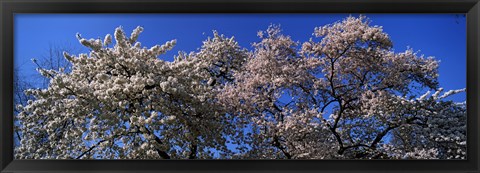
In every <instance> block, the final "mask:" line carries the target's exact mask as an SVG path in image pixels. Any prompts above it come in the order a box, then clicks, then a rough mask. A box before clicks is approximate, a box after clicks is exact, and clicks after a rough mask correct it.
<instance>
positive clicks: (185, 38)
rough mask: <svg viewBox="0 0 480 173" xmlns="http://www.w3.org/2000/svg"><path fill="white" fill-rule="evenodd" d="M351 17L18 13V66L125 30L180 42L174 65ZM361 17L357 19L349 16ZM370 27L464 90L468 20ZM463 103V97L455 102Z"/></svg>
mask: <svg viewBox="0 0 480 173" xmlns="http://www.w3.org/2000/svg"><path fill="white" fill-rule="evenodd" d="M349 15H350V14H16V15H15V25H14V26H15V32H14V34H15V35H14V37H15V43H14V44H15V45H14V47H15V50H14V54H15V55H14V56H15V57H14V58H15V66H16V67H17V68H19V69H20V73H21V74H22V75H25V76H29V75H32V74H34V73H36V71H35V70H34V69H35V67H36V66H35V65H34V64H33V63H32V62H31V61H30V59H32V58H39V57H42V56H45V55H46V54H47V52H48V48H49V45H51V44H54V45H59V44H60V45H61V44H69V45H73V47H75V48H78V49H80V51H81V52H87V51H88V50H87V49H86V48H83V47H82V46H81V45H80V44H79V43H78V40H77V39H76V37H75V35H76V33H80V34H81V35H82V37H83V38H87V39H88V38H101V39H103V38H104V36H105V35H106V34H113V32H114V29H115V28H116V27H118V26H123V28H124V29H125V31H126V32H127V34H129V33H130V32H131V31H132V30H133V29H134V28H135V27H136V26H142V27H144V29H145V30H144V32H143V33H142V35H140V38H139V41H140V42H142V44H143V45H144V46H153V45H155V44H163V43H165V42H166V41H169V40H172V39H177V45H176V47H175V48H174V49H173V50H172V51H170V52H169V53H167V54H166V55H162V56H161V57H160V58H162V59H166V60H172V58H173V55H175V54H177V52H178V51H186V52H190V51H195V50H196V49H197V48H199V47H200V46H201V45H202V41H203V40H205V39H206V38H207V37H208V36H212V35H213V34H212V30H217V31H218V32H219V33H221V34H225V35H226V36H228V37H230V36H235V38H236V40H237V41H238V42H239V43H240V45H241V46H243V47H245V48H248V49H251V43H252V42H256V41H259V38H258V37H257V36H256V33H257V31H259V30H265V29H267V27H268V26H269V25H270V24H280V25H281V27H282V29H283V33H284V34H286V35H290V36H291V37H292V39H293V40H295V41H300V42H304V41H307V40H308V39H309V38H310V37H312V32H313V29H314V28H315V27H317V26H322V25H325V24H330V23H333V22H335V21H338V20H341V19H343V18H345V17H347V16H349ZM351 15H354V16H358V14H351ZM365 15H366V16H367V17H368V18H370V20H371V21H372V23H371V24H372V25H380V26H383V28H384V31H385V32H386V33H388V34H389V35H390V36H391V40H392V41H393V43H394V48H395V51H396V52H400V51H404V50H405V49H407V47H408V46H409V47H411V48H413V49H414V50H421V51H420V54H425V55H426V56H434V57H436V58H437V59H439V60H441V63H440V77H439V80H440V86H442V87H444V88H445V89H446V90H449V89H459V88H464V87H466V20H465V18H464V17H462V16H461V15H460V16H459V15H456V14H365ZM452 99H454V100H456V101H464V100H465V94H460V95H456V96H454V97H452Z"/></svg>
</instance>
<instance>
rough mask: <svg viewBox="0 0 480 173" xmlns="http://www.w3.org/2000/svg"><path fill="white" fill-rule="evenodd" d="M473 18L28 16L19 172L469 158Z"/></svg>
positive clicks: (17, 24) (21, 66) (20, 68)
mask: <svg viewBox="0 0 480 173" xmlns="http://www.w3.org/2000/svg"><path fill="white" fill-rule="evenodd" d="M466 57H467V56H466V17H465V15H464V14H167V13H165V14H16V15H15V17H14V61H15V63H14V65H15V66H14V95H13V97H14V105H15V107H14V108H13V109H14V122H13V123H14V134H13V135H14V147H15V148H14V157H15V159H62V160H64V159H67V160H70V159H87V160H88V159H155V160H156V159H182V160H183V159H222V160H239V159H240V160H256V159H271V160H278V159H297V160H308V159H316V160H366V159H379V160H412V159H414V160H415V159H417V160H418V159H420V160H425V159H427V160H429V159H441V160H465V159H466V158H467V107H466V92H467V91H466V65H467V64H466Z"/></svg>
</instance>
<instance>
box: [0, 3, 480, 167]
mask: <svg viewBox="0 0 480 173" xmlns="http://www.w3.org/2000/svg"><path fill="white" fill-rule="evenodd" d="M0 13H1V43H0V45H1V47H0V52H1V59H0V69H1V70H0V74H1V75H0V96H1V104H0V115H1V116H0V149H1V150H0V172H1V173H7V172H8V173H13V172H69V173H70V172H102V173H104V172H105V173H106V172H179V173H180V172H182V173H183V172H185V173H187V172H262V173H270V172H331V173H346V172H348V173H350V172H359V173H362V172H365V173H366V172H392V173H395V172H398V173H400V172H421V173H433V172H435V173H478V172H480V169H479V143H480V141H479V140H480V138H479V133H478V132H479V127H480V119H479V108H480V102H479V101H478V98H480V93H479V89H480V88H479V86H480V75H479V74H480V70H479V69H480V61H479V58H480V54H479V48H480V45H479V42H480V34H479V31H480V3H479V0H396V1H387V0H230V1H228V0H0ZM16 13H465V14H466V16H467V19H466V20H467V65H466V67H467V69H466V70H467V90H468V92H467V107H468V109H467V115H468V124H467V128H468V129H467V131H468V132H467V147H468V148H467V150H468V154H467V159H466V160H14V159H13V67H14V66H13V62H14V61H13V50H14V49H13V45H14V44H13V42H14V35H13V31H14V18H13V17H14V15H15V14H16Z"/></svg>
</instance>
